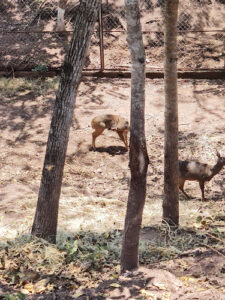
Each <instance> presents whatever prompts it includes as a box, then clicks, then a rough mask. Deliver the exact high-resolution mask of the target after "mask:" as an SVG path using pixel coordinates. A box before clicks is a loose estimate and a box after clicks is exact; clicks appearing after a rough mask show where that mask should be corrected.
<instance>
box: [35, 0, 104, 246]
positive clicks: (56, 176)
mask: <svg viewBox="0 0 225 300" xmlns="http://www.w3.org/2000/svg"><path fill="white" fill-rule="evenodd" d="M98 5H99V0H81V1H80V6H79V12H78V14H77V19H76V22H75V24H74V28H75V29H74V33H73V37H72V41H71V45H70V49H69V51H68V54H67V57H66V59H65V62H64V65H63V69H62V74H61V80H60V85H59V89H58V92H57V94H56V101H55V106H54V110H53V116H52V121H51V125H50V131H49V136H48V142H47V149H46V155H45V161H44V167H43V171H42V178H41V185H40V190H39V195H38V202H37V208H36V213H35V218H34V223H33V227H32V234H34V235H36V236H38V237H42V238H44V239H47V240H49V241H51V242H55V241H56V231H57V219H58V206H59V197H60V192H61V184H62V176H63V168H64V163H65V157H66V150H67V144H68V139H69V130H70V126H71V123H72V117H73V110H74V105H75V99H76V95H77V90H78V86H79V83H80V78H81V73H82V68H83V65H84V60H85V54H86V51H87V48H88V44H89V40H90V37H91V33H92V32H93V28H94V24H95V20H96V17H97V13H98ZM77 28H79V30H77Z"/></svg>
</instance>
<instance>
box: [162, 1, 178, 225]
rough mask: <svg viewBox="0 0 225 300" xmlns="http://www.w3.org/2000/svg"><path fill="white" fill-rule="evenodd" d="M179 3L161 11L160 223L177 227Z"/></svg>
mask: <svg viewBox="0 0 225 300" xmlns="http://www.w3.org/2000/svg"><path fill="white" fill-rule="evenodd" d="M178 3H179V1H178V0H165V7H164V26H165V32H164V39H165V40H164V42H165V54H164V57H165V60H164V87H165V142H164V201H163V220H164V221H166V222H167V223H168V224H170V225H175V226H178V225H179V190H178V107H177V106H178V105H177V16H178Z"/></svg>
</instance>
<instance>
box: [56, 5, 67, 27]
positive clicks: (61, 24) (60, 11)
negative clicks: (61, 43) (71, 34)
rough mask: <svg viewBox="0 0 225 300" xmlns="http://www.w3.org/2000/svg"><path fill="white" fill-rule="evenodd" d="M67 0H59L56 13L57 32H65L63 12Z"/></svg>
mask: <svg viewBox="0 0 225 300" xmlns="http://www.w3.org/2000/svg"><path fill="white" fill-rule="evenodd" d="M67 2H68V0H59V4H58V11H57V30H59V31H64V30H65V19H64V15H65V10H66V5H67Z"/></svg>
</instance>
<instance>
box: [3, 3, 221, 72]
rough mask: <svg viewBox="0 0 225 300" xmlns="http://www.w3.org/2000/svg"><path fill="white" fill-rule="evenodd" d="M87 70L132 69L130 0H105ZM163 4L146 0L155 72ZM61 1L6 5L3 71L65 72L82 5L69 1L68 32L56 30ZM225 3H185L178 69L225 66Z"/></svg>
mask: <svg viewBox="0 0 225 300" xmlns="http://www.w3.org/2000/svg"><path fill="white" fill-rule="evenodd" d="M101 2H102V3H101V9H100V11H99V20H98V22H97V24H96V27H95V32H94V34H93V36H92V39H91V44H90V51H89V58H88V59H87V61H86V66H85V68H86V69H89V70H122V69H123V70H129V69H130V65H131V62H130V54H129V50H128V47H127V43H126V18H125V9H124V0H102V1H101ZM163 2H164V0H140V9H141V23H142V30H143V39H144V44H145V49H146V66H147V69H149V70H162V68H163V31H162V27H163V17H162V10H163ZM57 4H58V1H57V0H52V1H50V0H15V1H11V0H5V1H1V2H0V70H7V71H9V72H10V71H13V70H33V71H47V70H51V69H59V68H60V66H61V64H62V62H63V59H64V56H65V53H66V51H67V49H68V45H69V41H70V38H71V35H72V31H73V23H74V19H75V18H76V12H77V7H78V5H77V4H78V1H77V0H76V1H72V0H70V1H69V2H68V5H67V8H66V14H65V21H66V32H64V34H60V33H59V32H57V31H56V30H55V28H56V18H57ZM224 14H225V0H180V7H179V19H178V69H180V70H200V69H201V70H202V69H210V70H216V69H224V68H225V59H224V57H225V56H224V54H225V30H223V22H224V17H225V16H224Z"/></svg>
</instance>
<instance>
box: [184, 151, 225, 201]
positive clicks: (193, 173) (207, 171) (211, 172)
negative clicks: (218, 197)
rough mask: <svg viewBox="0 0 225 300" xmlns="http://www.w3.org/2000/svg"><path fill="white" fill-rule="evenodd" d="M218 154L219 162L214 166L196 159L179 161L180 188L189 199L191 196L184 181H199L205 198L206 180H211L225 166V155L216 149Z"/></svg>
mask: <svg viewBox="0 0 225 300" xmlns="http://www.w3.org/2000/svg"><path fill="white" fill-rule="evenodd" d="M216 155H217V162H216V164H215V165H214V166H210V165H208V164H204V163H200V162H198V161H195V160H185V161H179V189H180V190H181V192H182V193H183V194H184V195H185V197H186V198H187V199H190V197H189V196H188V194H187V193H186V192H185V191H184V183H185V181H186V180H189V181H198V183H199V186H200V189H201V192H202V200H205V195H204V188H205V182H207V181H210V180H211V179H212V178H213V177H214V176H215V175H216V174H218V173H219V172H220V171H221V170H222V168H223V167H224V166H225V157H221V155H220V153H219V152H218V151H216Z"/></svg>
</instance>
